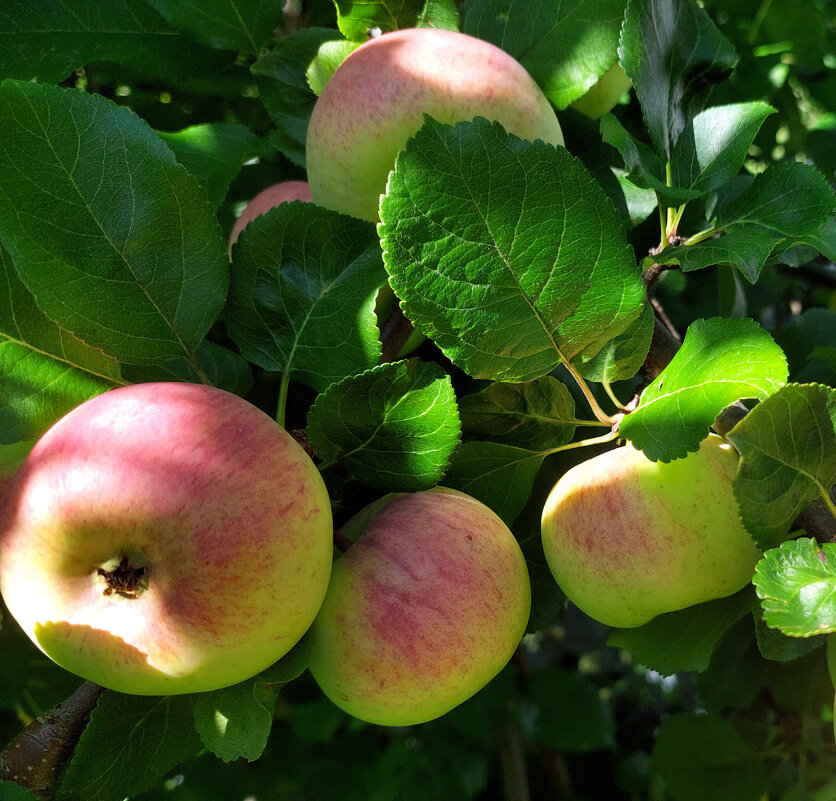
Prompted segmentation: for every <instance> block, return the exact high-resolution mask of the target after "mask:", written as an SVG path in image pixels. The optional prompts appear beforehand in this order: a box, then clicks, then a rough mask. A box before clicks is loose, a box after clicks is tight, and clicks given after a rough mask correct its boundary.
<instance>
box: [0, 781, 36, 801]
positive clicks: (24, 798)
mask: <svg viewBox="0 0 836 801" xmlns="http://www.w3.org/2000/svg"><path fill="white" fill-rule="evenodd" d="M0 798H2V799H3V801H40V796H37V795H35V793H33V792H32V791H31V790H27V789H26V788H25V787H21V786H20V785H19V784H15V782H2V781H0Z"/></svg>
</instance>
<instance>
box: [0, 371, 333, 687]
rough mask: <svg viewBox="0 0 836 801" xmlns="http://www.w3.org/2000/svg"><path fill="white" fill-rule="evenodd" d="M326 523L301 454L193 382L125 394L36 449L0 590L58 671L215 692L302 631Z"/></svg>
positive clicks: (1, 531) (4, 514)
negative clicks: (54, 663) (56, 664)
mask: <svg viewBox="0 0 836 801" xmlns="http://www.w3.org/2000/svg"><path fill="white" fill-rule="evenodd" d="M332 537H333V531H332V519H331V510H330V502H329V498H328V494H327V492H326V490H325V486H324V483H323V481H322V478H321V477H320V475H319V472H318V470H317V468H316V467H315V465H314V464H313V462H312V461H311V459H310V458H309V457H308V455H307V454H306V453H305V451H304V450H303V449H302V447H301V446H300V445H299V444H298V443H297V442H296V441H295V440H294V439H293V438H292V437H291V436H290V435H289V434H288V433H287V432H286V431H284V429H282V428H281V427H280V426H278V425H277V424H276V422H275V421H274V420H272V419H271V418H270V417H268V416H267V415H266V414H264V413H263V412H262V411H260V410H259V409H257V408H256V407H255V406H253V405H251V404H250V403H248V402H247V401H245V400H244V399H242V398H240V397H238V396H236V395H232V394H230V393H228V392H224V391H223V390H220V389H215V388H212V387H207V386H199V385H195V384H183V383H149V384H139V385H135V386H129V387H122V388H118V389H114V390H111V391H109V392H106V393H105V394H103V395H99V396H97V397H95V398H93V399H92V400H89V401H87V402H86V403H84V404H82V405H81V406H79V407H77V408H76V409H74V410H73V411H71V412H70V413H69V414H67V415H66V416H64V417H63V418H62V419H61V420H59V421H58V422H57V423H55V425H54V426H52V428H51V429H50V430H49V431H47V433H46V434H44V436H43V437H42V438H41V439H40V440H39V441H38V443H37V444H36V445H35V447H34V448H33V449H32V451H31V452H30V453H29V455H28V456H27V458H26V460H25V461H24V462H23V464H22V465H21V467H20V468H19V469H18V471H17V472H16V474H15V476H14V478H13V479H12V481H11V483H10V484H9V486H8V488H7V492H6V495H5V503H4V504H3V505H2V508H0V592H2V595H3V599H4V600H5V603H6V605H7V607H8V609H9V611H10V612H11V614H12V615H13V616H14V617H15V618H16V619H17V621H18V623H19V624H20V626H21V628H22V629H23V630H24V631H25V632H26V633H27V634H28V635H29V637H30V638H31V639H32V641H33V642H34V643H35V644H36V645H37V646H38V647H39V648H40V649H41V650H42V651H43V652H44V653H45V654H46V655H47V656H49V657H51V658H52V659H53V660H54V661H56V662H57V663H58V664H59V665H61V666H63V667H65V668H66V669H67V670H69V671H72V672H73V673H76V674H77V675H79V676H82V677H83V678H85V679H89V680H91V681H94V682H96V683H98V684H101V685H103V686H105V687H109V688H111V689H114V690H118V691H120V692H125V693H135V694H140V695H169V694H175V693H190V692H198V691H203V690H215V689H218V688H221V687H225V686H228V685H231V684H235V683H237V682H240V681H243V680H244V679H247V678H249V677H250V676H253V675H255V674H256V673H259V672H260V671H262V670H264V669H265V668H267V667H268V666H270V665H271V664H273V663H274V662H276V661H277V660H278V659H280V658H281V657H282V656H283V655H284V654H285V653H287V652H288V651H289V650H290V649H291V648H292V647H293V645H294V644H295V643H296V642H297V641H298V640H299V639H300V638H301V637H302V635H303V634H304V633H305V632H306V631H307V630H308V628H309V626H310V625H311V623H312V622H313V619H314V617H315V616H316V613H317V612H318V610H319V607H320V604H321V602H322V599H323V598H324V596H325V591H326V589H327V586H328V580H329V576H330V572H331V560H332Z"/></svg>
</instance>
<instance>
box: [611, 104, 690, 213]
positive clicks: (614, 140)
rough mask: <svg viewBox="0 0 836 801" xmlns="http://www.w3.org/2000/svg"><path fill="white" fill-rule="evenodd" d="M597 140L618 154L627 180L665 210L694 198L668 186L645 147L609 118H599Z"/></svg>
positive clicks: (659, 161) (659, 162)
mask: <svg viewBox="0 0 836 801" xmlns="http://www.w3.org/2000/svg"><path fill="white" fill-rule="evenodd" d="M601 136H602V137H603V140H604V141H605V142H606V143H607V144H609V145H612V146H613V147H614V148H615V149H616V150H617V151H618V152H619V153H620V154H621V158H622V160H623V161H624V166H625V167H626V168H627V175H628V177H629V178H630V180H631V181H632V182H633V183H634V184H635V185H636V186H639V187H642V188H644V189H652V190H653V191H654V192H656V193H657V194H658V195H659V198H660V199H661V201H662V202H663V203H664V204H666V205H668V206H680V205H681V204H683V203H687V202H688V201H689V200H693V199H694V198H698V197H699V196H700V193H699V192H698V191H697V190H696V189H688V188H686V187H676V186H668V185H667V183H666V182H665V164H664V162H663V161H662V159H661V158H660V157H659V156H658V155H656V153H654V152H653V150H651V148H649V147H648V146H647V145H645V144H643V143H642V142H639V141H638V140H636V139H635V138H634V137H633V136H632V135H631V134H630V133H629V132H628V131H627V129H626V128H625V127H624V126H623V125H622V124H621V123H620V122H619V120H618V119H617V118H616V117H615V116H614V115H612V114H605V115H604V116H603V117H601Z"/></svg>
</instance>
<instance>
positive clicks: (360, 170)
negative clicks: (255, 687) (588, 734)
mask: <svg viewBox="0 0 836 801" xmlns="http://www.w3.org/2000/svg"><path fill="white" fill-rule="evenodd" d="M605 78H606V83H605V84H603V85H602V87H599V89H598V90H597V91H594V92H592V93H591V95H590V97H588V98H587V99H586V102H587V106H588V107H587V108H585V109H584V110H585V111H586V112H587V113H590V114H591V115H593V116H595V115H600V113H603V111H605V110H607V108H609V107H611V106H612V104H613V103H614V102H615V99H616V98H617V97H618V95H620V94H621V92H622V91H623V90H624V88H625V84H624V77H623V74H622V75H621V76H619V75H618V74H617V72H616V73H614V74H608V75H607V76H605ZM603 94H607V97H603ZM596 103H597V105H596ZM425 113H427V114H430V115H432V116H433V117H435V118H436V119H438V120H440V121H442V122H450V123H452V122H457V121H459V120H466V119H471V118H472V117H474V116H476V115H480V116H484V117H487V118H489V119H491V120H498V121H499V122H501V123H502V124H503V125H504V126H505V127H506V129H507V130H509V131H511V132H513V133H515V134H517V135H518V136H521V137H524V138H527V139H542V140H545V141H546V142H549V143H551V144H553V145H560V144H562V142H563V137H562V133H561V129H560V125H559V124H558V121H557V118H556V116H555V113H554V110H553V109H552V107H551V105H550V104H549V102H548V101H547V100H546V98H545V97H544V96H543V94H542V93H541V91H540V90H539V88H538V87H537V85H536V84H535V83H534V81H533V80H532V79H531V77H530V76H529V75H528V73H527V72H526V71H525V69H524V68H523V67H522V66H521V65H520V64H519V63H518V62H516V61H515V60H514V59H513V58H511V57H510V56H509V55H507V54H506V53H504V52H503V51H502V50H500V49H498V48H496V47H494V46H492V45H490V44H488V43H486V42H483V41H480V40H478V39H474V38H472V37H469V36H465V35H464V34H459V33H454V32H450V31H441V30H432V29H420V30H419V29H414V30H408V31H400V32H396V33H391V34H386V35H384V36H381V37H379V38H377V39H374V40H371V41H370V42H368V43H367V44H364V45H363V46H361V47H360V48H358V49H357V50H356V51H354V52H353V53H352V54H351V55H350V56H349V57H348V58H347V59H346V60H345V61H344V62H343V64H342V65H341V66H340V67H339V68H338V69H337V71H336V72H335V74H334V75H333V76H332V78H331V79H330V81H329V82H328V84H327V85H326V86H325V88H324V90H323V92H322V94H321V96H320V98H319V100H318V102H317V104H316V107H315V109H314V112H313V115H312V118H311V122H310V128H309V136H308V148H307V161H308V177H309V181H310V185H308V184H306V183H304V182H295V183H292V184H286V185H281V186H279V187H271V188H270V189H268V190H266V191H265V192H264V193H262V194H261V195H259V196H258V197H257V198H255V199H254V201H253V202H252V204H251V205H250V206H249V207H248V209H247V210H246V211H245V212H244V214H243V215H242V216H241V219H240V220H239V222H238V224H237V225H236V227H235V229H234V231H233V233H232V237H231V240H232V242H234V241H235V239H236V238H237V236H238V235H239V233H240V231H241V230H242V229H243V227H244V226H245V225H246V224H247V223H248V222H249V221H251V220H252V219H253V218H255V217H256V216H257V215H258V214H261V213H264V212H265V211H267V210H268V209H269V208H272V207H273V206H274V205H277V204H278V203H281V202H285V201H287V200H304V201H311V200H313V201H315V202H317V203H320V204H321V205H323V206H327V207H329V208H331V209H334V210H336V211H340V212H343V213H346V214H351V215H353V216H355V217H359V218H362V219H366V220H370V221H376V220H377V218H378V204H379V198H380V195H381V194H382V193H383V192H384V191H385V185H386V180H387V176H388V173H389V171H390V170H391V168H392V166H393V164H394V161H395V157H396V154H397V152H398V151H399V150H400V149H401V148H402V147H403V145H404V144H405V142H406V140H407V139H408V137H409V136H411V135H412V134H413V133H415V132H416V131H417V130H418V128H419V127H420V126H421V124H422V122H423V115H424V114H425ZM735 463H736V457H735V456H734V454H733V453H732V452H731V450H730V448H729V447H728V446H726V445H724V444H722V443H721V441H720V440H719V439H717V438H710V439H708V440H706V442H705V443H704V444H703V447H701V449H700V451H699V453H697V454H692V455H691V456H689V457H688V458H687V459H685V460H682V461H680V462H676V463H673V464H671V465H657V464H654V463H652V462H650V461H648V460H647V459H645V458H644V456H643V455H642V454H641V453H639V452H637V451H635V450H633V449H632V448H630V447H629V446H628V447H626V448H618V449H615V450H613V451H611V452H609V453H607V454H604V455H603V456H600V457H597V458H596V459H591V460H589V461H587V462H585V463H584V464H583V465H581V466H579V467H578V468H575V469H573V470H572V471H569V473H567V474H566V475H565V476H564V477H563V478H562V479H561V481H560V482H558V484H557V485H556V487H555V489H554V491H553V493H552V495H551V496H550V498H549V501H548V504H547V506H546V509H545V511H544V514H543V541H544V547H545V551H546V554H547V558H548V561H549V564H550V566H551V568H552V571H553V573H554V575H555V577H556V578H557V580H558V583H559V584H560V585H561V586H562V587H563V589H564V590H565V591H566V593H567V594H568V595H569V597H570V598H571V599H572V600H573V601H575V603H577V604H578V605H579V606H580V607H581V608H582V609H584V610H585V611H587V612H588V613H589V614H590V615H591V616H593V617H596V618H598V619H599V620H602V621H603V622H605V623H608V624H611V625H619V626H634V625H639V624H641V623H643V622H645V621H646V620H648V619H650V618H652V617H654V616H655V615H657V614H660V613H661V612H665V611H670V610H671V609H677V608H681V607H683V606H687V605H690V604H693V603H698V602H700V601H704V600H708V599H710V598H714V597H719V596H721V595H725V594H729V593H730V592H734V591H735V590H736V589H738V588H739V587H740V586H742V585H743V584H745V583H746V581H748V580H749V578H750V577H751V573H752V567H753V566H754V561H755V560H756V559H757V550H756V549H755V548H754V545H753V544H752V543H751V541H750V539H749V537H748V535H747V534H746V532H745V531H744V530H743V528H742V526H741V525H740V522H739V519H738V518H737V513H736V507H735V505H734V500H733V496H732V493H731V478H732V476H733V473H734V469H735ZM342 533H343V535H344V536H345V538H347V539H348V540H350V541H351V542H352V543H353V544H352V545H351V546H350V547H349V548H348V549H347V550H346V552H345V553H344V554H342V555H341V556H339V558H338V559H337V560H336V561H335V562H334V561H333V552H332V551H333V549H332V542H333V528H332V517H331V510H330V502H329V498H328V494H327V492H326V489H325V485H324V483H323V481H322V479H321V477H320V475H319V472H318V470H317V468H316V466H315V464H314V462H313V461H312V460H311V459H310V458H309V456H308V455H307V453H306V452H305V451H304V450H303V449H302V448H301V447H300V446H299V445H298V444H297V442H296V441H295V440H294V439H293V438H292V437H291V436H290V435H289V434H288V433H287V432H286V431H284V429H282V428H281V427H280V426H278V425H277V424H276V423H275V422H274V421H273V420H271V419H270V418H269V417H268V416H267V415H265V414H263V413H262V412H261V411H260V410H258V409H256V408H255V407H254V406H252V405H251V404H249V403H248V402H247V401H245V400H243V399H242V398H240V397H237V396H235V395H231V394H229V393H227V392H224V391H222V390H219V389H214V388H211V387H205V386H198V385H192V384H176V383H153V384H141V385H136V386H132V387H124V388H120V389H116V390H112V391H110V392H107V393H105V394H104V395H100V396H98V397H96V398H94V399H92V400H90V401H88V402H87V403H85V404H82V405H81V406H79V407H78V408H77V409H75V410H73V411H72V412H70V413H69V414H68V415H67V416H65V417H64V418H63V419H62V420H60V421H59V422H58V423H56V424H55V425H54V426H53V427H52V428H51V429H50V430H49V431H48V432H47V433H46V434H45V435H44V436H43V437H42V439H41V440H40V441H39V442H38V443H37V444H36V446H35V447H34V449H33V450H32V451H31V453H30V454H29V456H28V457H27V459H26V460H25V462H24V463H23V465H22V466H21V467H20V469H19V470H18V471H17V473H16V474H15V476H14V477H13V479H12V480H11V481H10V482H9V483H8V485H7V486H6V487H5V489H4V494H3V497H2V503H0V593H2V596H3V598H4V600H5V603H6V604H7V606H8V608H9V610H10V611H11V613H12V614H13V615H14V617H15V618H16V619H17V621H18V622H19V623H20V625H21V626H22V628H23V629H24V630H25V631H26V632H27V633H28V634H29V636H30V637H31V638H32V640H33V641H34V642H35V643H36V644H37V646H38V647H39V648H40V649H41V650H42V651H43V652H44V653H46V654H47V655H48V656H50V657H51V658H52V659H54V660H55V661H56V662H57V663H59V664H60V665H62V666H64V667H65V668H67V669H69V670H71V671H73V672H75V673H77V674H78V675H80V676H82V677H84V678H87V679H90V680H92V681H95V682H97V683H99V684H102V685H104V686H106V687H110V688H112V689H115V690H118V691H122V692H127V693H137V694H151V695H157V694H173V693H184V692H198V691H207V690H213V689H218V688H221V687H225V686H228V685H231V684H234V683H236V682H239V681H243V680H245V679H247V678H249V677H251V676H253V675H255V674H257V673H258V672H260V671H262V670H264V669H265V668H267V667H268V666H269V665H271V664H273V663H274V662H276V661H277V660H278V659H280V658H281V657H282V656H283V655H285V654H286V653H287V652H288V651H289V650H290V649H291V648H292V647H293V646H294V645H295V644H296V643H297V642H298V641H299V640H300V638H301V637H302V636H303V635H304V634H305V633H306V632H307V631H308V630H312V633H313V651H312V657H311V663H310V668H311V672H312V673H313V675H314V677H315V679H316V680H317V682H318V683H319V685H320V686H321V687H322V689H323V691H324V692H325V693H326V694H327V695H328V696H329V697H330V698H331V699H332V700H333V701H334V702H335V703H336V704H337V705H338V706H340V707H342V708H343V709H345V710H346V711H347V712H349V713H351V714H353V715H355V716H357V717H359V718H362V719H364V720H368V721H371V722H374V723H380V724H385V725H408V724H412V723H419V722H423V721H426V720H430V719H432V718H434V717H437V716H439V715H442V714H444V713H445V712H447V711H448V710H449V709H451V708H452V707H454V706H455V705H457V704H459V703H461V702H462V701H464V700H465V699H466V698H468V697H470V696H471V695H472V694H473V693H475V692H476V691H477V690H478V689H480V688H481V687H482V686H484V685H485V684H486V683H487V682H488V681H490V679H491V678H493V676H495V675H496V674H497V673H498V672H499V670H501V669H502V667H503V666H504V665H505V664H506V663H507V661H508V660H509V659H510V657H511V655H512V654H513V652H514V650H515V648H516V647H517V645H518V643H519V641H520V639H521V638H522V636H523V634H524V631H525V627H526V624H527V621H528V616H529V611H530V602H531V591H530V585H529V580H528V573H527V569H526V565H525V561H524V559H523V556H522V553H521V551H520V548H519V545H518V544H517V541H516V540H515V538H514V536H513V535H512V533H511V532H510V531H509V529H508V528H507V526H506V525H505V524H504V523H503V522H502V521H501V520H500V519H499V518H498V517H497V516H496V515H495V514H494V513H493V512H492V511H491V510H490V509H488V508H487V507H486V506H485V505H484V504H482V503H480V502H478V501H476V500H475V499H473V498H471V497H469V496H467V495H465V494H463V493H460V492H455V491H453V490H448V489H443V488H436V489H435V490H431V491H428V492H423V493H410V494H395V495H389V496H386V497H384V498H382V499H381V500H379V501H378V502H376V503H374V504H372V506H370V507H368V508H367V509H365V510H363V511H362V512H360V513H359V514H358V515H357V516H355V518H353V519H352V520H351V521H350V522H349V524H348V525H347V526H346V527H345V528H344V529H343V531H342ZM729 565H731V566H729Z"/></svg>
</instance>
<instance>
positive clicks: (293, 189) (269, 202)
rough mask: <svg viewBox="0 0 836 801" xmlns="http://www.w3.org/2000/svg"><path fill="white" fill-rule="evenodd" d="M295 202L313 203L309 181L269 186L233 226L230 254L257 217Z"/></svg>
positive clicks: (283, 182) (253, 200)
mask: <svg viewBox="0 0 836 801" xmlns="http://www.w3.org/2000/svg"><path fill="white" fill-rule="evenodd" d="M294 200H301V201H302V202H303V203H311V202H313V201H312V198H311V188H310V186H308V182H307V181H282V182H281V183H278V184H273V185H272V186H268V187H267V189H263V190H262V191H261V192H259V193H258V194H257V195H256V196H255V197H254V198H253V199H252V200H251V201H250V202H249V203H247V205H246V206H245V207H244V210H243V211H242V212H241V215H240V216H239V217H238V219H237V220H236V221H235V225H233V226H232V231H230V234H229V252H230V255H231V254H232V246H233V245H234V244H235V243H236V241H237V240H238V237H239V236H240V234H241V231H243V230H244V228H246V227H247V226H248V225H249V224H250V223H251V222H252V221H253V220H254V219H255V218H256V217H260V216H261V215H262V214H265V213H266V212H268V211H270V209H272V208H275V207H276V206H280V205H281V204H282V203H290V202H291V201H294Z"/></svg>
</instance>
